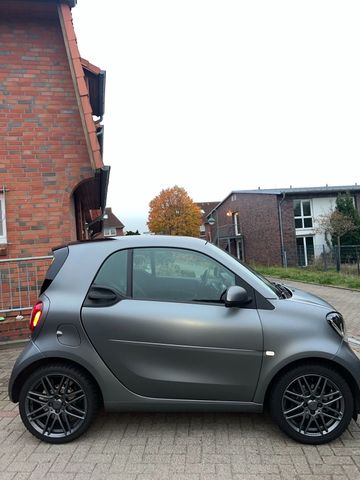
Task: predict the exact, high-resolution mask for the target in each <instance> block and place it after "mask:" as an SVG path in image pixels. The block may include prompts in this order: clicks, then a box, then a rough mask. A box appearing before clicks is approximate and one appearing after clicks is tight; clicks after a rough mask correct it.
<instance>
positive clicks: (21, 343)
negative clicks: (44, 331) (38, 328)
mask: <svg viewBox="0 0 360 480" xmlns="http://www.w3.org/2000/svg"><path fill="white" fill-rule="evenodd" d="M28 342H29V339H25V340H9V341H8V342H0V350H7V349H9V348H16V347H25V345H26V344H27V343H28Z"/></svg>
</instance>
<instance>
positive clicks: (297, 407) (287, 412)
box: [284, 403, 304, 415]
mask: <svg viewBox="0 0 360 480" xmlns="http://www.w3.org/2000/svg"><path fill="white" fill-rule="evenodd" d="M299 408H301V409H302V410H304V409H303V405H302V403H301V404H300V405H296V407H293V408H290V409H289V410H285V411H284V415H288V414H289V413H292V412H296V410H299Z"/></svg>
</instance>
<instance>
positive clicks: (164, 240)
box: [53, 235, 207, 251]
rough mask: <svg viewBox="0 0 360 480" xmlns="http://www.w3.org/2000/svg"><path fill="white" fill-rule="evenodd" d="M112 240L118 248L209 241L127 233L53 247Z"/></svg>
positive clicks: (191, 245) (198, 244) (195, 244)
mask: <svg viewBox="0 0 360 480" xmlns="http://www.w3.org/2000/svg"><path fill="white" fill-rule="evenodd" d="M109 241H111V242H113V244H112V245H111V247H112V248H113V249H114V250H116V249H118V248H119V247H120V248H132V247H155V246H158V247H160V246H162V247H166V246H168V247H183V248H184V247H185V248H186V247H188V248H199V247H200V248H201V247H203V246H204V245H206V243H207V241H206V240H203V239H200V238H196V237H186V236H173V235H125V236H120V237H108V238H95V239H91V240H83V241H76V242H69V243H67V244H64V245H60V246H57V247H55V248H53V251H55V250H58V249H60V248H64V247H71V248H73V247H76V248H81V247H85V246H86V245H90V244H94V243H97V244H99V248H101V244H103V245H105V244H106V245H107V248H108V247H109V244H108V242H109Z"/></svg>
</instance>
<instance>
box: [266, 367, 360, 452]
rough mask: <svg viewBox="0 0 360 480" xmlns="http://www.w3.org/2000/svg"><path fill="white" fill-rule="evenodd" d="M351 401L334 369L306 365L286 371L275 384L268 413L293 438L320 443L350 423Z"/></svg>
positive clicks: (351, 413)
mask: <svg viewBox="0 0 360 480" xmlns="http://www.w3.org/2000/svg"><path fill="white" fill-rule="evenodd" d="M353 409H354V400H353V396H352V393H351V390H350V388H349V385H348V384H347V382H346V380H345V379H344V378H343V377H342V376H341V375H340V374H339V373H338V372H337V371H335V370H333V369H332V368H330V367H326V366H323V365H319V364H306V365H303V366H299V367H295V368H293V369H292V370H290V371H288V372H286V373H285V374H284V375H283V376H282V377H281V378H280V379H279V380H278V381H277V382H276V384H275V385H274V387H273V389H272V391H271V396H270V413H271V415H272V417H273V419H274V420H275V422H276V423H277V424H278V426H279V427H280V428H281V430H283V431H284V432H285V433H286V434H287V435H289V436H290V437H291V438H293V439H294V440H297V441H299V442H302V443H309V444H321V443H326V442H330V441H332V440H334V439H335V438H337V437H339V436H340V435H341V434H342V433H343V432H344V430H345V429H346V428H347V426H348V425H349V423H350V421H351V418H352V415H353Z"/></svg>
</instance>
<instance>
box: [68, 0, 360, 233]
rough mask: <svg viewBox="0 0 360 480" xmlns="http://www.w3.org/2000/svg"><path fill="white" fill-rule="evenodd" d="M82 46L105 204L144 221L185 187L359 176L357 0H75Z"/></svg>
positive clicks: (194, 193) (131, 221) (213, 192)
mask: <svg viewBox="0 0 360 480" xmlns="http://www.w3.org/2000/svg"><path fill="white" fill-rule="evenodd" d="M73 17H74V25H75V31H76V34H77V39H78V44H79V48H80V53H81V55H82V56H83V57H85V58H86V59H87V60H89V61H90V62H92V63H95V64H96V65H98V66H99V67H100V68H102V69H104V70H106V72H107V85H106V107H105V108H106V112H105V117H104V125H105V137H104V142H105V146H104V163H105V164H107V165H111V175H110V185H109V193H108V206H111V207H112V208H113V211H114V213H115V214H116V215H118V216H119V217H120V219H121V220H122V221H123V223H124V224H125V226H126V228H127V229H128V230H134V229H137V228H138V229H139V230H140V231H144V230H145V229H146V220H147V214H148V204H149V201H150V200H151V199H152V198H153V197H154V196H155V195H157V194H158V193H159V192H160V190H161V189H163V188H168V187H172V186H174V185H175V184H177V185H179V186H181V187H184V188H185V189H186V190H187V192H188V193H189V195H190V196H191V197H192V198H193V200H195V201H216V200H222V199H223V198H224V197H225V196H226V195H227V194H228V193H229V192H230V191H231V190H239V189H253V188H257V187H259V186H260V187H262V188H271V187H289V186H290V185H292V186H296V187H304V186H321V185H326V184H329V185H345V184H346V185H350V184H354V183H355V182H357V183H360V173H359V159H360V141H359V138H360V136H359V134H360V62H359V45H360V28H359V20H360V2H359V1H358V0H354V1H347V0H343V1H339V0H337V1H333V0H301V1H300V0H298V1H292V0H263V1H260V0H259V1H256V0H246V1H242V0H216V1H215V0H101V1H99V0H78V5H77V6H76V7H75V8H74V9H73Z"/></svg>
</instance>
